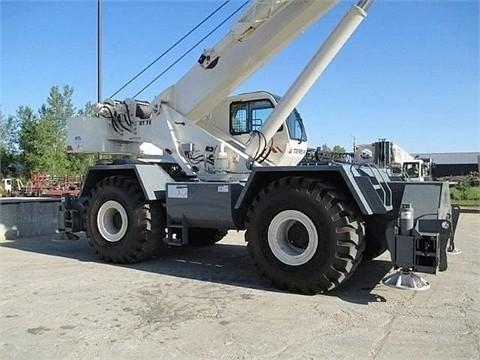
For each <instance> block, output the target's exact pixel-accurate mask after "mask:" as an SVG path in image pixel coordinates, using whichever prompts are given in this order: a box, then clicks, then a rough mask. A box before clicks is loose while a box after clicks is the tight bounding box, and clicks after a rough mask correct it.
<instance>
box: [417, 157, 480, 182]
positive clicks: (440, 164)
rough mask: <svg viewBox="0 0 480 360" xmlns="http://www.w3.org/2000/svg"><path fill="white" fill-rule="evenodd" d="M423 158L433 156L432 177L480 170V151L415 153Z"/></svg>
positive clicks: (462, 174) (465, 173) (458, 174)
mask: <svg viewBox="0 0 480 360" xmlns="http://www.w3.org/2000/svg"><path fill="white" fill-rule="evenodd" d="M414 155H415V156H416V157H418V158H421V159H429V158H431V159H432V161H433V163H434V166H433V168H432V177H433V178H440V177H444V176H464V175H468V174H469V173H471V172H472V171H475V172H480V152H458V153H424V154H414Z"/></svg>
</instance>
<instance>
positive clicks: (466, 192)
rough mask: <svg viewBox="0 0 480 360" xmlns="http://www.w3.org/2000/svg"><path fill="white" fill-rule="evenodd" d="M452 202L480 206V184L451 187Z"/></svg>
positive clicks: (460, 204)
mask: <svg viewBox="0 0 480 360" xmlns="http://www.w3.org/2000/svg"><path fill="white" fill-rule="evenodd" d="M450 198H451V201H452V204H455V205H459V206H480V186H468V185H463V184H461V185H457V186H455V187H454V188H452V189H450Z"/></svg>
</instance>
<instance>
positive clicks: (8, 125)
mask: <svg viewBox="0 0 480 360" xmlns="http://www.w3.org/2000/svg"><path fill="white" fill-rule="evenodd" d="M17 138H18V123H17V121H16V119H15V117H13V116H7V117H5V115H4V114H3V113H2V112H1V111H0V173H1V174H2V176H14V175H16V172H17V170H18V169H17V168H18V165H17V164H18V160H19V158H18V157H19V155H18V139H17Z"/></svg>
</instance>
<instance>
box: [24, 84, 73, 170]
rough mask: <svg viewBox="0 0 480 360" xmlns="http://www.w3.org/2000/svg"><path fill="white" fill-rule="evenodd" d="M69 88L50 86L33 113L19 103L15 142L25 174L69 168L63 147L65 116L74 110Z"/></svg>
mask: <svg viewBox="0 0 480 360" xmlns="http://www.w3.org/2000/svg"><path fill="white" fill-rule="evenodd" d="M72 94H73V89H72V88H71V87H69V86H64V87H63V90H62V91H60V90H59V88H58V86H53V87H52V88H51V89H50V94H49V96H48V98H47V102H46V104H44V105H42V106H41V108H40V110H39V117H37V116H36V115H35V114H34V112H33V110H32V109H31V108H29V107H20V108H19V109H18V111H17V118H18V120H19V123H20V124H21V128H20V136H19V144H20V148H21V150H22V151H23V160H24V163H25V170H26V173H27V176H29V175H30V174H31V173H33V172H44V173H48V174H51V175H65V174H68V173H69V172H70V166H69V161H68V158H67V154H66V151H65V138H66V120H67V118H68V117H70V116H72V115H73V114H74V113H75V108H74V106H73V104H72Z"/></svg>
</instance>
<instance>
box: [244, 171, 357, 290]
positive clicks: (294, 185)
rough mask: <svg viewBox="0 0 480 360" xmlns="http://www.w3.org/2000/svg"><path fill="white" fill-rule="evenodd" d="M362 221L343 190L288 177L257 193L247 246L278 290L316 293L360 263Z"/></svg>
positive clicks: (339, 281) (341, 279) (337, 282)
mask: <svg viewBox="0 0 480 360" xmlns="http://www.w3.org/2000/svg"><path fill="white" fill-rule="evenodd" d="M363 234H364V228H363V223H362V222H360V221H359V220H358V219H357V216H356V210H355V208H354V207H353V206H351V205H350V204H348V203H347V202H346V201H345V200H344V198H343V195H342V194H341V193H338V192H336V191H334V190H333V189H332V188H330V187H328V186H327V185H325V184H323V183H321V182H319V181H317V180H313V179H305V178H300V177H287V178H282V179H279V180H276V181H274V182H273V183H271V184H270V185H268V186H267V187H266V188H264V189H263V190H262V191H260V193H259V194H258V195H257V197H256V199H255V200H254V202H253V203H252V205H251V207H250V209H249V211H248V214H247V233H246V235H245V236H246V240H247V241H248V249H249V252H250V255H251V257H252V259H253V262H254V264H255V266H256V267H257V270H258V271H259V273H260V275H262V276H264V277H266V278H268V279H270V280H271V281H272V283H273V285H274V286H275V287H277V288H279V289H286V290H289V291H293V292H299V293H305V294H315V293H320V292H325V291H329V290H332V289H334V288H336V287H338V286H339V285H340V284H342V283H343V282H344V281H345V280H347V279H348V278H349V277H350V275H351V274H352V273H353V272H354V271H355V269H356V267H357V266H358V264H359V263H360V262H361V259H362V253H363V250H364V247H365V245H364V241H363Z"/></svg>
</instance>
